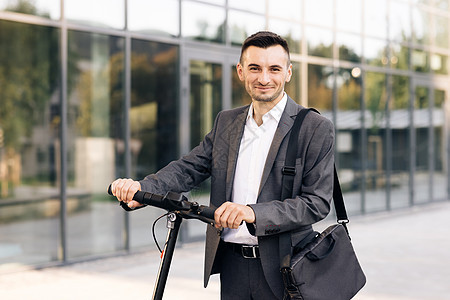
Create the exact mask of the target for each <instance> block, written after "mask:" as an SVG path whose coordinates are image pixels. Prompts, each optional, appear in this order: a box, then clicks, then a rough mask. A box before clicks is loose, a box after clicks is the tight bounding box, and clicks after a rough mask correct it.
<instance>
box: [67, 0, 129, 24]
mask: <svg viewBox="0 0 450 300" xmlns="http://www.w3.org/2000/svg"><path fill="white" fill-rule="evenodd" d="M105 8H107V13H106V12H105ZM124 12H125V1H123V0H95V1H92V0H65V1H64V14H65V17H66V19H68V20H70V21H73V22H77V23H81V24H85V25H90V26H96V27H110V28H116V29H123V28H124V27H125V13H124Z"/></svg>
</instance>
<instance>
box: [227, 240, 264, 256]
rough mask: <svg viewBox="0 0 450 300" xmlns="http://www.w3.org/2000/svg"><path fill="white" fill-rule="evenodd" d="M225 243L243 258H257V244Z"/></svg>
mask: <svg viewBox="0 0 450 300" xmlns="http://www.w3.org/2000/svg"><path fill="white" fill-rule="evenodd" d="M225 245H226V246H227V247H229V248H231V249H232V250H233V251H234V252H236V253H237V254H240V255H242V257H243V258H259V246H258V245H242V244H235V243H225Z"/></svg>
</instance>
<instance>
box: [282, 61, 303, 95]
mask: <svg viewBox="0 0 450 300" xmlns="http://www.w3.org/2000/svg"><path fill="white" fill-rule="evenodd" d="M301 73H302V70H301V64H300V63H299V62H292V77H291V81H289V82H288V83H286V85H285V86H284V90H285V92H286V93H287V94H288V95H289V97H291V98H292V99H293V100H294V101H295V102H297V103H301V100H302V99H301V95H302V94H301V86H302V84H301V82H302V81H301Z"/></svg>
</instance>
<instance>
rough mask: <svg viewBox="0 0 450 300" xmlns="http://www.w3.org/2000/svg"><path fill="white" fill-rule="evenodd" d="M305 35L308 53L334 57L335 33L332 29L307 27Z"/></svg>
mask: <svg viewBox="0 0 450 300" xmlns="http://www.w3.org/2000/svg"><path fill="white" fill-rule="evenodd" d="M305 35H306V41H307V43H308V55H311V56H320V57H328V58H332V57H333V33H332V32H331V30H325V29H320V28H315V27H306V29H305Z"/></svg>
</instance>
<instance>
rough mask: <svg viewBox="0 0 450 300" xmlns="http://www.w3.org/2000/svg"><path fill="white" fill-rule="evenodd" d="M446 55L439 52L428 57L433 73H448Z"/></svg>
mask: <svg viewBox="0 0 450 300" xmlns="http://www.w3.org/2000/svg"><path fill="white" fill-rule="evenodd" d="M447 62H448V56H446V55H441V54H432V55H431V57H430V68H431V70H433V72H434V73H435V74H443V75H447V74H448V69H447V65H448V63H447Z"/></svg>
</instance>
